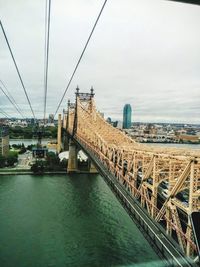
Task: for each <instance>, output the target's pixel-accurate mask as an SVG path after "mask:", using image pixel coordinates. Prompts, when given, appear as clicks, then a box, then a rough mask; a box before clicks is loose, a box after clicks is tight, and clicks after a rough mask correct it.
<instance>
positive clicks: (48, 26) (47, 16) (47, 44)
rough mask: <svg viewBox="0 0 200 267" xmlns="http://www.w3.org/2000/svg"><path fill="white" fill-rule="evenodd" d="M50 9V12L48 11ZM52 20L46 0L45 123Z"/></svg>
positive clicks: (49, 0) (48, 2) (48, 3)
mask: <svg viewBox="0 0 200 267" xmlns="http://www.w3.org/2000/svg"><path fill="white" fill-rule="evenodd" d="M47 9H48V12H47ZM50 22H51V0H48V1H47V0H46V6H45V45H44V124H45V122H46V107H47V89H48V68H49V33H50Z"/></svg>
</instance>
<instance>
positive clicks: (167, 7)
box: [0, 0, 200, 124]
mask: <svg viewBox="0 0 200 267" xmlns="http://www.w3.org/2000/svg"><path fill="white" fill-rule="evenodd" d="M44 2H45V1H44ZM44 4H45V3H43V2H41V1H34V2H30V1H23V0H22V1H20V2H18V3H13V2H12V1H11V0H8V1H6V2H4V3H3V2H1V3H0V16H1V19H2V23H3V25H4V27H5V30H6V32H7V35H8V38H9V41H10V44H11V46H12V49H13V52H14V54H15V56H16V60H17V63H18V65H19V68H20V70H21V73H22V76H23V79H24V81H25V85H26V88H27V91H28V93H29V96H30V99H31V101H32V103H33V109H34V110H35V111H36V117H42V112H43V45H44ZM101 5H102V1H100V0H99V1H96V2H95V3H92V2H91V1H89V0H85V1H76V2H74V1H69V2H68V3H65V2H64V1H63V0H59V1H56V3H55V2H54V3H52V20H51V30H50V52H49V56H50V62H49V63H50V65H49V81H48V84H49V88H48V99H47V112H48V113H53V112H54V111H55V109H56V106H57V104H58V101H59V99H60V95H61V94H62V93H63V91H64V89H65V87H66V84H67V82H68V79H69V76H70V74H71V72H72V69H73V66H74V65H75V63H76V60H77V58H78V57H79V55H80V52H81V49H82V48H83V45H84V43H85V41H86V39H87V37H88V34H89V32H90V30H91V27H92V25H93V23H94V20H95V17H96V15H97V14H98V12H99V10H100V7H101ZM20 10H23V12H20ZM82 14H84V16H83V15H82ZM199 23H200V7H199V6H193V5H187V4H182V3H175V2H168V1H162V0H152V1H147V0H143V1H141V0H140V1H139V0H136V1H134V2H133V1H131V0H127V1H126V4H124V1H122V0H116V1H115V2H109V1H108V3H107V6H106V8H105V10H104V12H103V14H102V18H101V20H100V21H99V24H98V26H97V29H96V31H95V33H94V36H93V37H92V39H91V43H90V45H89V47H88V50H87V52H86V54H85V56H84V58H83V62H82V63H81V64H80V67H79V69H78V72H77V75H76V76H75V79H74V80H73V82H72V85H71V87H70V89H69V91H68V93H67V95H66V97H65V101H64V102H63V104H62V107H61V108H66V107H67V100H68V98H70V99H72V101H73V100H74V91H75V88H76V86H77V84H78V85H79V87H80V90H81V91H88V90H89V88H90V87H91V85H93V86H94V89H95V94H96V95H95V99H96V102H97V109H98V110H100V111H101V112H103V113H104V114H105V116H106V117H108V116H110V117H112V118H113V119H118V120H121V121H122V111H123V105H124V104H125V103H130V104H131V106H134V121H141V122H169V123H170V122H176V123H196V124H198V122H199V117H200V111H199V96H200V93H199V87H200V77H199V75H198V69H199V68H200V51H199V49H198V47H199V44H200V37H199V35H198V27H197V25H198V24H199ZM19 29H20V30H19ZM0 43H1V48H0V58H1V60H0V73H1V77H0V79H2V80H3V82H4V83H5V84H6V85H7V87H8V89H9V91H10V92H11V93H12V94H13V96H14V98H15V100H16V101H17V103H18V104H19V105H20V107H21V108H22V110H23V111H24V112H25V114H26V116H27V117H28V116H29V117H30V114H31V113H30V110H29V107H28V104H27V102H26V99H25V96H24V94H23V90H22V88H21V86H20V84H19V81H18V77H17V75H16V71H15V69H14V66H13V63H12V61H11V58H10V55H9V52H8V49H7V47H6V43H5V40H4V38H3V35H2V32H1V33H0ZM27 58H28V59H29V60H28V61H27ZM0 104H1V108H4V110H5V111H6V112H7V113H9V114H10V115H11V116H14V115H15V116H16V113H15V111H14V109H13V108H12V107H11V105H10V104H9V102H8V101H7V100H6V99H5V97H4V96H3V95H1V100H0ZM60 111H61V110H60Z"/></svg>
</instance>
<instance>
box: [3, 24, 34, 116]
mask: <svg viewBox="0 0 200 267" xmlns="http://www.w3.org/2000/svg"><path fill="white" fill-rule="evenodd" d="M0 26H1V29H2V31H3V35H4V37H5V40H6V43H7V46H8V49H9V51H10V54H11V57H12V59H13V62H14V65H15V68H16V70H17V74H18V76H19V79H20V82H21V85H22V88H23V90H24V93H25V95H26V98H27V101H28V104H29V106H30V109H31V112H32V114H33V117H34V119H35V114H34V111H33V108H32V105H31V102H30V99H29V97H28V94H27V91H26V88H25V86H24V82H23V80H22V77H21V74H20V72H19V69H18V66H17V63H16V60H15V57H14V55H13V52H12V49H11V47H10V44H9V41H8V38H7V36H6V32H5V30H4V27H3V24H2V22H1V20H0Z"/></svg>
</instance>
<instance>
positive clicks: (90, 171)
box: [88, 159, 98, 173]
mask: <svg viewBox="0 0 200 267" xmlns="http://www.w3.org/2000/svg"><path fill="white" fill-rule="evenodd" d="M88 163H89V164H88V167H89V168H88V170H89V171H88V172H89V173H98V171H97V169H96V167H95V166H94V164H93V163H92V161H91V160H89V159H88Z"/></svg>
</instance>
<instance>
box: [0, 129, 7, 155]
mask: <svg viewBox="0 0 200 267" xmlns="http://www.w3.org/2000/svg"><path fill="white" fill-rule="evenodd" d="M8 153H9V128H8V126H5V125H0V155H2V156H5V157H6V156H8Z"/></svg>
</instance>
